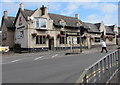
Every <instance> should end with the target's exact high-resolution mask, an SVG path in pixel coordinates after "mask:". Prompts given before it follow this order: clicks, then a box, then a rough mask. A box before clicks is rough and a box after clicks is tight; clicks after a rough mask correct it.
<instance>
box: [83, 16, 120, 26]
mask: <svg viewBox="0 0 120 85" xmlns="http://www.w3.org/2000/svg"><path fill="white" fill-rule="evenodd" d="M85 21H86V22H90V23H99V22H101V21H103V22H104V23H105V24H106V25H113V24H117V25H118V18H117V15H116V16H115V15H110V14H109V15H104V16H98V15H96V14H91V15H89V16H88V17H87V18H86V20H85Z"/></svg>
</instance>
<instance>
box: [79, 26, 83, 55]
mask: <svg viewBox="0 0 120 85" xmlns="http://www.w3.org/2000/svg"><path fill="white" fill-rule="evenodd" d="M79 30H80V53H82V43H81V41H82V39H81V25H80V27H79Z"/></svg>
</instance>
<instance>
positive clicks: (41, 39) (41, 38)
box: [36, 35, 46, 44]
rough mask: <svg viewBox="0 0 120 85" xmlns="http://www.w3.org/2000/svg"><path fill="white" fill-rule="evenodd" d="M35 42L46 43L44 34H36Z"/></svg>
mask: <svg viewBox="0 0 120 85" xmlns="http://www.w3.org/2000/svg"><path fill="white" fill-rule="evenodd" d="M36 44H46V36H45V35H38V36H36Z"/></svg>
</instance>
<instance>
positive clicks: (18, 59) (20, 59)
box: [11, 59, 22, 63]
mask: <svg viewBox="0 0 120 85" xmlns="http://www.w3.org/2000/svg"><path fill="white" fill-rule="evenodd" d="M20 60H22V59H18V60H13V61H11V62H12V63H13V62H17V61H20Z"/></svg>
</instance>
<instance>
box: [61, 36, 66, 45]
mask: <svg viewBox="0 0 120 85" xmlns="http://www.w3.org/2000/svg"><path fill="white" fill-rule="evenodd" d="M65 42H66V43H65ZM60 44H67V38H65V36H62V37H60Z"/></svg>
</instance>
